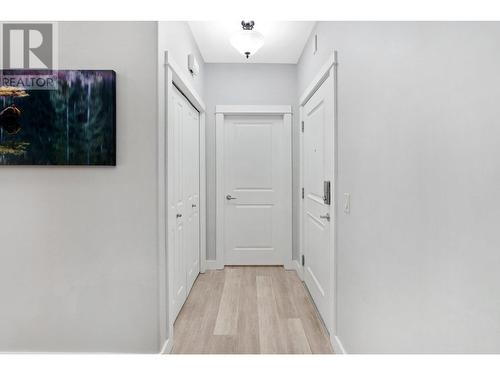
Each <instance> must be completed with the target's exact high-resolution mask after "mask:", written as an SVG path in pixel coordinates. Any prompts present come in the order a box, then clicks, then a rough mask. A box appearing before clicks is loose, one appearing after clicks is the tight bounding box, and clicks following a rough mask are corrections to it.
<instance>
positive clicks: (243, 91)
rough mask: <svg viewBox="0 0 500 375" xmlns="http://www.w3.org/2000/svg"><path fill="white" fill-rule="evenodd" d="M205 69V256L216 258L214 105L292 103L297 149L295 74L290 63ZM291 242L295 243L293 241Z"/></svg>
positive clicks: (207, 67) (295, 188) (295, 199)
mask: <svg viewBox="0 0 500 375" xmlns="http://www.w3.org/2000/svg"><path fill="white" fill-rule="evenodd" d="M205 72H206V76H205V101H206V106H207V117H206V121H207V122H206V140H207V144H206V153H207V159H206V160H207V165H206V168H207V257H208V259H215V199H216V191H215V172H216V169H215V106H216V105H221V104H222V105H224V104H244V105H247V104H269V105H272V104H286V105H292V106H293V112H294V126H293V132H292V136H293V147H296V149H298V131H297V125H296V121H295V119H296V117H297V116H295V114H296V113H297V111H296V108H297V106H296V105H295V104H296V103H295V102H296V101H297V97H296V92H297V87H296V79H297V77H296V65H293V64H205ZM295 156H298V155H295ZM293 163H294V165H295V164H296V163H297V165H298V160H294V161H293ZM293 182H294V188H293V201H294V202H298V200H297V198H298V195H297V191H298V176H296V175H294V176H293ZM294 213H296V207H294ZM296 219H297V215H296V214H295V215H294V220H293V225H294V228H295V226H296V225H297V220H296ZM294 235H295V233H294ZM294 243H298V242H295V241H294ZM295 248H296V247H295V246H294V249H295Z"/></svg>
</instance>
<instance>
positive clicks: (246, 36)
mask: <svg viewBox="0 0 500 375" xmlns="http://www.w3.org/2000/svg"><path fill="white" fill-rule="evenodd" d="M230 42H231V44H232V45H233V47H234V48H236V50H238V52H239V53H241V54H242V55H246V54H248V53H249V54H250V55H253V54H254V53H255V52H257V51H258V50H259V48H260V47H262V45H263V44H264V36H263V35H262V34H261V33H259V32H258V31H255V30H241V31H240V32H238V33H236V34H234V35H233V36H232V37H231V39H230ZM247 57H248V56H247Z"/></svg>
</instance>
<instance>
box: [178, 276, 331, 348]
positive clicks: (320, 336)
mask: <svg viewBox="0 0 500 375" xmlns="http://www.w3.org/2000/svg"><path fill="white" fill-rule="evenodd" d="M174 336H175V343H174V348H173V351H172V352H173V353H175V354H200V353H211V354H258V353H268V354H272V353H277V354H311V353H312V354H316V353H317V354H331V353H332V348H331V346H330V342H329V337H328V333H327V332H326V330H325V328H324V326H323V323H322V322H321V320H320V319H319V317H318V314H317V312H316V310H315V307H314V305H313V302H312V300H311V298H310V296H309V294H308V292H307V290H306V289H305V287H304V285H303V284H302V282H301V281H300V279H299V278H298V276H297V274H296V273H295V272H294V271H285V270H284V269H283V267H269V266H268V267H226V268H225V269H224V270H221V271H207V272H206V273H205V274H200V275H199V276H198V278H197V280H196V282H195V284H194V286H193V289H192V290H191V293H190V295H189V297H188V299H187V301H186V303H185V304H184V306H183V308H182V310H181V312H180V314H179V316H178V318H177V320H176V322H175V325H174Z"/></svg>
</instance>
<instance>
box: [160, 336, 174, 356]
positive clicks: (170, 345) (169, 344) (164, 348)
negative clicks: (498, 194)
mask: <svg viewBox="0 0 500 375" xmlns="http://www.w3.org/2000/svg"><path fill="white" fill-rule="evenodd" d="M173 346H174V340H172V338H168V339H167V340H166V341H165V343H164V344H163V346H162V348H161V351H160V354H170V352H171V351H172V348H173Z"/></svg>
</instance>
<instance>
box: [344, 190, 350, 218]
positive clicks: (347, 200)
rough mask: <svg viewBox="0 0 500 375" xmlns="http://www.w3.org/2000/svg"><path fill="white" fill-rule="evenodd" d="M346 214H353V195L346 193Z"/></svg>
mask: <svg viewBox="0 0 500 375" xmlns="http://www.w3.org/2000/svg"><path fill="white" fill-rule="evenodd" d="M344 213H345V214H346V215H349V214H350V213H351V193H344Z"/></svg>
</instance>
